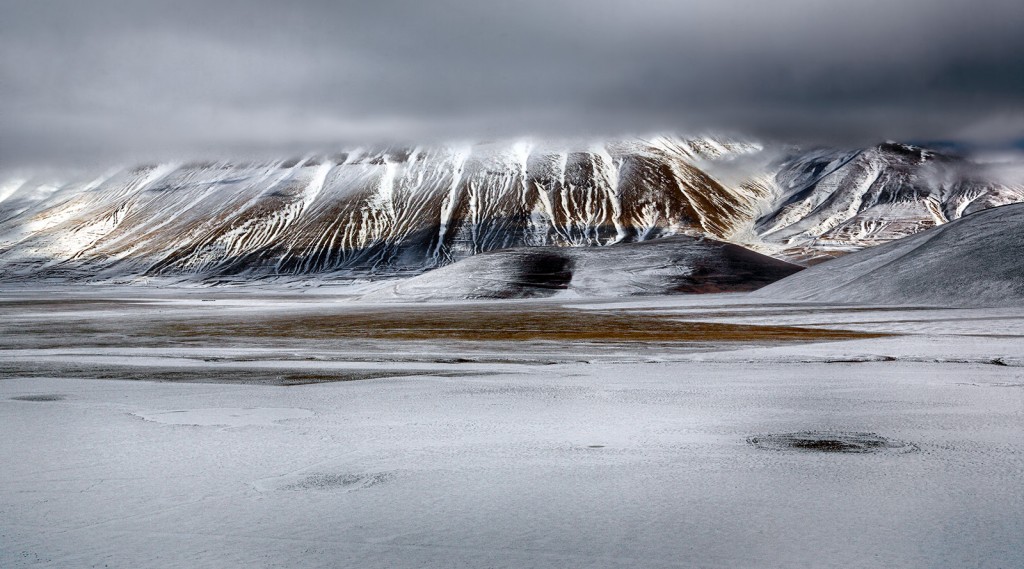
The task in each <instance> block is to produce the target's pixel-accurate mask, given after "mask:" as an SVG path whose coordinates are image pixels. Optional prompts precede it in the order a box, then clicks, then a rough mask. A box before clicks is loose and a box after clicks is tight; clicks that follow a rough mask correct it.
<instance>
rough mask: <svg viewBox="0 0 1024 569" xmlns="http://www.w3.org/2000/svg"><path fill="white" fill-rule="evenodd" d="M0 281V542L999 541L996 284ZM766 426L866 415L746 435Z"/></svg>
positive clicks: (983, 545)
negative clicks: (642, 293)
mask: <svg viewBox="0 0 1024 569" xmlns="http://www.w3.org/2000/svg"><path fill="white" fill-rule="evenodd" d="M424 310H426V311H427V313H425V312H423V311H424ZM431 311H433V312H436V314H429V312H431ZM0 312H2V316H3V318H2V322H0V338H2V342H0V378H2V380H0V425H2V427H3V430H4V436H3V437H0V456H2V457H3V460H2V464H3V466H2V467H0V566H2V567H5V568H6V567H37V566H39V567H94V566H95V567H104V566H109V567H189V568H192V567H730V568H735V567H837V568H838V567H1020V566H1024V537H1022V536H1024V484H1021V481H1022V479H1024V436H1022V435H1024V309H1013V308H1004V309H998V310H994V309H962V310H956V309H939V308H928V307H902V308H892V307H851V306H830V305H822V304H804V303H782V302H772V301H766V300H764V299H754V298H752V297H749V296H748V295H743V294H735V295H701V296H692V297H683V296H676V297H656V298H645V299H642V300H630V301H622V300H608V301H601V300H581V299H574V298H562V299H560V298H554V299H548V300H543V301H516V302H489V303H446V304H434V305H430V306H429V307H427V308H424V307H423V306H417V307H411V306H395V305H386V306H385V305H369V304H366V303H363V302H359V301H356V300H352V299H345V298H342V297H341V296H335V295H334V294H333V293H328V291H320V292H319V293H318V292H317V291H311V292H310V293H300V292H296V291H283V292H281V291H268V290H264V291H252V290H240V289H238V290H223V289H221V290H215V289H178V290H173V289H144V288H131V287H124V288H109V287H83V288H82V289H78V290H75V291H73V292H69V291H66V290H65V291H47V290H7V291H4V295H3V297H2V298H0ZM510 313H512V314H518V315H521V316H522V319H521V320H516V321H508V320H501V319H500V318H505V317H504V316H500V315H502V314H504V315H507V314H510ZM534 313H536V314H538V315H540V316H539V317H538V318H540V319H541V320H542V321H546V322H550V323H551V326H552V327H554V328H558V327H564V328H565V330H567V332H566V334H568V335H562V336H559V337H558V339H554V340H553V339H550V338H547V337H545V336H531V334H537V333H538V332H537V330H534V329H533V328H531V327H532V326H535V322H536V320H531V319H530V318H528V316H529V315H530V314H534ZM425 314H426V315H425ZM453 315H454V316H453ZM460 315H461V316H460ZM510 322H511V323H510ZM679 322H682V323H684V324H685V326H683V327H679V325H678V323H679ZM353 323H355V324H353ZM360 323H363V324H360ZM375 323H376V324H375ZM494 323H497V324H494ZM502 323H504V324H502ZM630 323H639V324H638V325H643V326H651V327H652V328H650V332H651V334H652V337H653V336H656V337H657V338H658V340H656V341H637V340H636V334H641V335H642V333H643V332H644V330H643V329H641V330H624V329H622V328H623V327H626V328H628V327H629V326H631V325H632V324H630ZM500 325H509V326H519V327H520V328H518V329H517V331H516V333H515V334H512V335H510V339H501V338H496V337H494V336H493V335H490V336H489V335H486V334H483V332H479V331H480V330H484V331H486V330H487V328H488V327H491V328H493V327H496V326H500ZM596 325H605V326H608V327H614V326H618V327H620V329H617V330H612V329H609V330H608V331H607V333H596V332H595V331H594V330H593V329H592V328H588V329H584V327H587V326H590V327H593V326H596ZM574 326H576V327H577V328H579V329H578V330H577V331H576V332H578V334H579V337H578V338H574V336H573V333H572V332H573V327H574ZM764 326H775V327H778V326H787V327H795V328H786V329H781V328H779V329H778V330H776V331H777V332H778V334H775V332H773V333H769V334H762V333H760V332H759V331H758V330H759V329H760V327H764ZM278 329H282V330H285V331H287V333H282V334H277V333H275V331H276V330H278ZM396 330H397V331H396ZM773 330H775V329H773ZM836 330H842V331H851V332H852V333H853V334H854V335H850V336H848V337H837V336H829V331H836ZM807 331H811V332H810V333H809V332H807ZM815 331H817V332H815ZM627 332H628V333H627ZM818 332H820V333H821V334H822V335H821V336H820V337H817V336H815V334H817V333H818ZM476 333H480V334H483V335H482V336H481V339H474V337H473V335H474V334H476ZM856 333H859V334H862V335H861V336H856V335H855V334H856ZM424 334H426V335H425V336H424ZM431 334H435V335H436V337H435V338H434V339H430V338H431ZM787 433H816V434H819V435H822V436H824V437H828V436H832V435H835V436H837V437H839V436H843V435H844V434H852V435H857V434H861V435H867V434H873V435H877V436H878V437H884V438H885V439H886V440H887V441H889V442H891V443H892V445H891V446H888V447H886V446H882V447H878V448H869V449H867V451H866V452H831V451H833V450H835V449H831V448H829V447H827V446H820V447H814V446H807V447H802V448H801V447H791V448H766V447H763V446H759V445H758V444H756V443H757V442H758V441H760V440H764V439H765V438H767V437H770V436H772V435H778V434H787Z"/></svg>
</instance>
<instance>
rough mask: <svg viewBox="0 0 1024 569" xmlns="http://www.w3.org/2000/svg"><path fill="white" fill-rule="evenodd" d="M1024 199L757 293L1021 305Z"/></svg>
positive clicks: (861, 253) (886, 301)
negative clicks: (1023, 202)
mask: <svg viewBox="0 0 1024 569" xmlns="http://www.w3.org/2000/svg"><path fill="white" fill-rule="evenodd" d="M1022 252H1024V204H1015V205H1008V206H1004V207H999V208H995V209H989V210H986V211H982V212H979V213H975V214H972V215H969V216H967V217H965V218H963V219H960V220H957V221H955V222H953V223H950V224H948V225H944V226H942V227H938V228H935V229H931V230H928V231H925V232H923V233H920V234H918V235H914V236H912V237H907V238H906V239H901V240H899V241H896V242H893V243H888V244H885V245H881V246H879V247H875V248H872V249H866V250H863V251H859V252H857V253H853V254H851V255H847V256H845V257H842V258H839V259H836V260H834V261H829V262H827V263H823V264H821V265H817V266H815V267H812V268H810V269H808V270H806V271H804V272H801V273H799V274H796V275H793V276H791V277H789V278H786V279H784V280H781V281H779V282H777V283H775V284H773V285H770V286H768V287H766V288H764V289H762V290H761V291H759V292H758V293H756V294H757V295H758V296H764V297H770V298H777V299H793V300H811V301H828V302H847V303H873V304H927V305H937V306H1021V305H1024V256H1022Z"/></svg>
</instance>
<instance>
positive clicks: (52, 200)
mask: <svg viewBox="0 0 1024 569" xmlns="http://www.w3.org/2000/svg"><path fill="white" fill-rule="evenodd" d="M1017 201H1024V188H1021V187H1016V186H1007V185H1001V184H999V183H996V182H994V181H991V180H989V179H987V178H986V177H985V176H984V172H982V171H980V170H979V169H978V168H977V167H976V165H972V164H970V163H969V162H967V161H966V160H964V159H961V158H954V157H950V156H944V155H940V154H937V153H935V152H932V151H928V150H924V149H921V148H917V147H911V146H904V145H897V144H886V145H881V146H878V147H875V148H871V149H868V150H864V151H860V152H838V151H827V150H814V151H794V152H792V153H788V154H787V153H786V152H783V151H781V150H778V149H765V148H763V147H762V146H761V145H759V144H756V143H752V142H741V141H735V140H726V139H715V138H706V137H705V138H678V137H667V136H662V137H655V138H649V139H631V140H619V141H605V142H587V143H557V144H556V143H546V142H542V141H511V142H503V143H489V144H475V145H467V146H464V147H456V146H436V147H411V148H377V149H354V150H352V151H348V152H341V153H337V154H332V155H309V156H304V157H300V158H292V159H288V160H281V161H276V162H266V163H237V162H192V163H182V164H178V163H174V164H170V163H168V164H155V165H143V166H137V167H134V168H128V169H122V170H114V171H109V172H106V173H103V174H101V175H93V176H79V177H71V178H70V179H61V180H58V179H54V178H53V177H39V176H35V177H33V176H24V177H17V178H10V179H6V180H0V280H8V281H10V280H23V279H41V278H45V279H56V280H66V279H70V280H91V281H108V282H110V281H113V282H136V281H139V280H145V279H148V278H151V277H161V278H163V277H167V278H171V279H190V280H198V281H203V282H214V283H216V282H222V281H227V280H233V279H241V280H249V279H253V278H263V277H278V276H284V277H290V276H306V275H317V276H318V277H319V276H331V275H334V276H356V277H359V276H366V275H381V274H384V275H394V274H403V273H413V274H418V273H421V272H423V271H426V270H429V269H432V268H435V267H439V266H443V265H447V264H449V263H452V262H454V261H457V260H459V259H463V258H466V257H469V256H472V255H474V254H477V253H480V252H484V251H492V250H498V249H507V248H513V247H536V246H554V247H585V246H603V245H611V244H618V243H629V242H639V241H646V240H650V239H654V238H660V237H667V236H674V235H691V236H704V237H709V238H712V239H718V240H723V241H729V242H733V243H738V244H741V245H744V246H747V247H750V248H753V249H755V250H758V251H760V252H764V253H768V254H772V255H774V256H776V257H780V258H788V259H797V260H805V261H814V260H817V259H820V258H822V257H823V256H825V257H827V256H831V255H834V254H837V252H838V253H841V252H845V251H850V250H855V249H858V248H860V247H864V246H868V245H874V244H877V243H881V242H885V241H888V240H891V239H895V238H899V237H903V236H906V235H909V234H912V233H914V232H917V231H919V230H921V229H924V228H927V227H931V226H934V225H937V224H941V223H945V222H946V221H948V220H951V219H955V218H957V217H959V216H960V215H963V214H964V213H969V212H971V211H976V210H979V209H983V208H986V207H991V206H995V205H1002V204H1005V203H1012V202H1017Z"/></svg>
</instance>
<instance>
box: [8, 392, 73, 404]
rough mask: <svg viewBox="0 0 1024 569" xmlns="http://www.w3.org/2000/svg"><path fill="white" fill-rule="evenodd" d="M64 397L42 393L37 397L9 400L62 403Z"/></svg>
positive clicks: (21, 396)
mask: <svg viewBox="0 0 1024 569" xmlns="http://www.w3.org/2000/svg"><path fill="white" fill-rule="evenodd" d="M65 397H66V396H65V395H61V394H59V393H43V394H39V395H18V396H17V397H11V399H12V400H14V401H36V402H40V403H42V402H46V401H63V400H64V399H65Z"/></svg>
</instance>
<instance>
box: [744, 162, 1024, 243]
mask: <svg viewBox="0 0 1024 569" xmlns="http://www.w3.org/2000/svg"><path fill="white" fill-rule="evenodd" d="M774 180H775V187H776V189H777V191H778V193H777V194H776V195H777V196H778V197H779V200H778V201H777V202H776V203H775V204H773V206H772V207H771V208H770V209H771V211H770V213H769V214H768V215H765V216H764V217H762V218H761V219H759V220H758V222H757V226H756V230H755V231H756V233H757V235H758V236H760V237H761V238H762V239H764V240H765V241H766V242H768V243H772V244H775V245H777V246H780V247H782V250H781V251H780V252H781V253H782V255H783V256H785V257H788V258H791V259H804V260H812V259H815V258H819V259H820V258H822V257H824V258H829V257H831V256H835V255H837V254H842V253H847V252H850V251H856V250H858V249H862V248H864V247H871V246H874V245H878V244H881V243H886V242H888V241H892V240H895V239H900V238H902V237H906V236H908V235H913V234H915V233H918V232H920V231H922V230H925V229H928V228H930V227H935V226H937V225H942V224H944V223H948V222H949V221H952V220H954V219H958V218H960V217H962V216H964V215H967V214H969V213H973V212H975V211H980V210H983V209H986V208H990V207H996V206H1000V205H1006V204H1010V203H1017V202H1022V201H1024V178H1022V179H1020V180H1017V181H1016V185H1007V184H1005V183H1002V182H1001V181H999V180H998V179H996V177H994V176H993V175H992V174H991V172H990V171H989V170H988V169H987V168H986V167H985V166H984V165H981V164H975V163H973V162H970V161H968V160H965V159H963V158H960V157H957V156H953V155H948V154H943V153H940V152H936V151H932V150H928V149H925V148H921V147H916V146H911V145H906V144H898V143H894V142H887V143H885V144H881V145H878V146H875V147H872V148H867V149H864V150H859V151H852V152H841V151H834V150H815V151H809V152H806V153H802V154H794V155H792V156H790V157H789V158H787V159H786V160H785V161H784V162H783V163H782V164H781V167H780V168H779V169H778V171H777V172H776V173H775V176H774Z"/></svg>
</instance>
